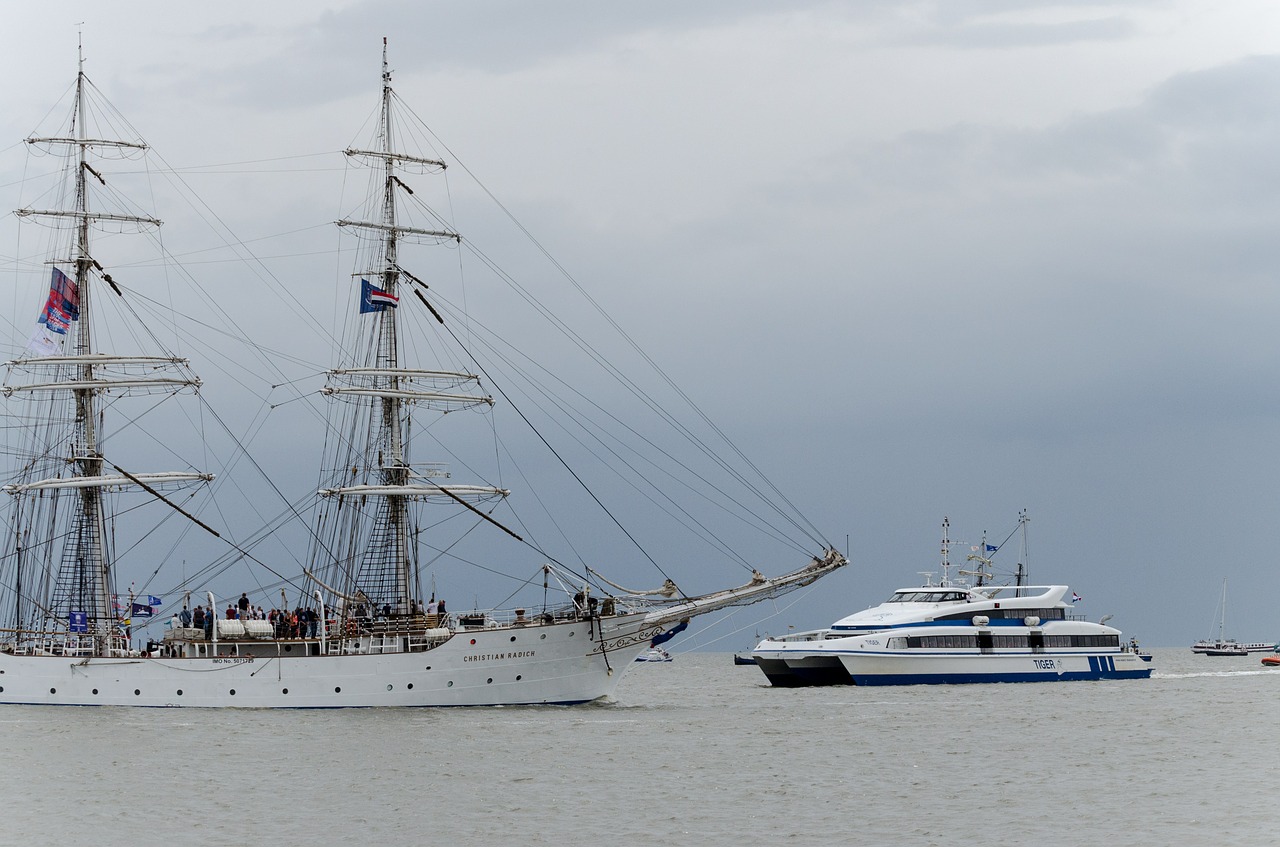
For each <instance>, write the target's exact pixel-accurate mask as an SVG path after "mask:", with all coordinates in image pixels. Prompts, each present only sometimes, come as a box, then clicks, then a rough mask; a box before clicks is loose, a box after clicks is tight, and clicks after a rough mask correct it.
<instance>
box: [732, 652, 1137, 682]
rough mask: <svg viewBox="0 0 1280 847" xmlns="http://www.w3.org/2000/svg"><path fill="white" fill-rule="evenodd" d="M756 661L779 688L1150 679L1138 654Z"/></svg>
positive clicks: (767, 655) (765, 657)
mask: <svg viewBox="0 0 1280 847" xmlns="http://www.w3.org/2000/svg"><path fill="white" fill-rule="evenodd" d="M754 655H755V657H756V663H757V664H758V665H759V666H760V668H761V670H763V671H764V673H765V676H767V677H768V678H769V681H770V683H772V684H773V685H775V686H779V687H784V688H791V687H799V686H812V685H921V684H958V683H977V682H1062V681H1068V680H1092V679H1147V678H1149V677H1150V676H1151V666H1150V664H1148V663H1147V662H1144V661H1143V660H1142V659H1141V657H1140V656H1139V655H1138V654H1136V653H1131V652H1126V651H1099V652H1089V653H1079V652H1076V653H1030V652H1009V653H976V652H975V653H962V654H958V653H956V652H955V651H949V652H947V653H921V652H919V651H913V652H912V653H911V654H906V653H894V652H875V651H871V650H857V651H841V650H839V649H832V650H820V651H804V652H801V651H794V650H787V649H781V650H769V649H763V646H762V648H761V649H757V650H756V652H755V654H754Z"/></svg>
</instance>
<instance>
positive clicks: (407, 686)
mask: <svg viewBox="0 0 1280 847" xmlns="http://www.w3.org/2000/svg"><path fill="white" fill-rule="evenodd" d="M405 688H407V689H409V690H410V691H412V690H413V683H412V682H411V683H409V684H408V685H406V686H405Z"/></svg>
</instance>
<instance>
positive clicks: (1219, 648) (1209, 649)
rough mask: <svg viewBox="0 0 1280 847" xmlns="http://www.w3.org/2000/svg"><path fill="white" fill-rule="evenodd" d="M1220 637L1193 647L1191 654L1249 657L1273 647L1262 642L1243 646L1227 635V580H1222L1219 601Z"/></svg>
mask: <svg viewBox="0 0 1280 847" xmlns="http://www.w3.org/2000/svg"><path fill="white" fill-rule="evenodd" d="M1217 617H1218V637H1217V638H1203V639H1201V640H1199V641H1197V642H1196V643H1195V644H1192V645H1191V652H1193V653H1203V654H1204V655H1206V656H1247V655H1249V653H1250V652H1252V651H1257V650H1270V649H1271V648H1272V646H1273V645H1271V644H1264V643H1262V642H1258V643H1254V644H1241V643H1240V642H1238V641H1236V640H1235V639H1234V638H1227V637H1226V635H1225V632H1226V627H1227V580H1226V578H1223V580H1222V599H1221V600H1219V601H1218V615H1217Z"/></svg>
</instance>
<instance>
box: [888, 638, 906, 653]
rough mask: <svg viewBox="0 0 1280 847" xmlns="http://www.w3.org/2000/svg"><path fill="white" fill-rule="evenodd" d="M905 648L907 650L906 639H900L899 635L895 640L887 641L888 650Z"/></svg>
mask: <svg viewBox="0 0 1280 847" xmlns="http://www.w3.org/2000/svg"><path fill="white" fill-rule="evenodd" d="M906 648H907V639H906V638H904V637H902V636H901V635H899V636H897V637H896V638H890V639H889V649H890V650H905V649H906Z"/></svg>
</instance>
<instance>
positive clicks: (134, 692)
mask: <svg viewBox="0 0 1280 847" xmlns="http://www.w3.org/2000/svg"><path fill="white" fill-rule="evenodd" d="M141 694H142V689H141V688H135V689H133V696H134V697H137V696H139V695H141Z"/></svg>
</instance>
